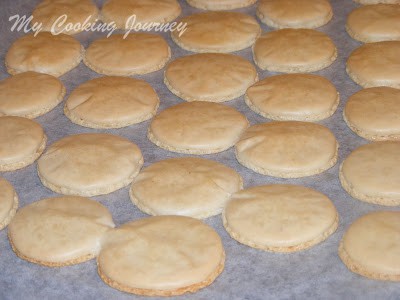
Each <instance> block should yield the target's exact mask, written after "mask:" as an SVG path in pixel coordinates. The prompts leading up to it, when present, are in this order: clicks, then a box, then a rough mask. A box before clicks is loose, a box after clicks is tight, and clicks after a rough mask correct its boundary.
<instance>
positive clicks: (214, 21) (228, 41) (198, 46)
mask: <svg viewBox="0 0 400 300" xmlns="http://www.w3.org/2000/svg"><path fill="white" fill-rule="evenodd" d="M180 22H182V23H185V24H186V26H187V29H186V31H185V32H184V33H181V32H178V31H174V32H172V33H171V37H172V39H173V40H174V42H175V43H176V44H177V45H178V46H179V47H181V48H183V49H186V50H188V51H193V52H223V53H226V52H233V51H239V50H242V49H245V48H248V47H250V46H251V45H253V44H254V42H255V41H256V39H257V38H258V37H259V35H260V34H261V28H260V25H259V24H258V23H257V21H256V19H254V18H253V17H251V16H249V15H246V14H242V13H239V12H225V11H222V12H221V11H220V12H212V11H210V12H203V13H197V14H193V15H189V16H187V17H184V18H182V19H181V20H180Z"/></svg>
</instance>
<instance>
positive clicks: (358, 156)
mask: <svg viewBox="0 0 400 300" xmlns="http://www.w3.org/2000/svg"><path fill="white" fill-rule="evenodd" d="M399 161H400V142H393V141H385V142H375V143H371V144H366V145H363V146H361V147H359V148H357V149H355V150H354V151H353V152H352V153H350V155H349V156H348V157H347V158H346V159H345V160H344V161H343V163H342V164H341V166H340V172H339V178H340V182H341V184H342V186H343V188H344V189H345V190H346V192H348V193H349V194H350V195H351V196H352V197H353V198H356V199H358V200H361V201H365V202H369V203H374V204H380V205H387V206H396V205H400V169H399Z"/></svg>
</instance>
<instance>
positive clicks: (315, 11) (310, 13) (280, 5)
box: [257, 0, 333, 28]
mask: <svg viewBox="0 0 400 300" xmlns="http://www.w3.org/2000/svg"><path fill="white" fill-rule="evenodd" d="M257 16H258V18H259V19H260V20H261V22H263V23H265V24H267V25H268V26H270V27H274V28H317V27H320V26H322V25H325V24H326V23H328V22H329V21H330V20H331V19H332V16H333V12H332V7H331V4H330V3H329V1H328V0H295V1H294V0H261V1H260V3H259V4H258V7H257Z"/></svg>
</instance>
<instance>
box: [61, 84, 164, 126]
mask: <svg viewBox="0 0 400 300" xmlns="http://www.w3.org/2000/svg"><path fill="white" fill-rule="evenodd" d="M159 102H160V101H159V100H158V96H157V93H156V92H155V91H154V89H153V88H152V87H151V85H150V84H148V83H147V82H146V81H144V80H140V79H134V78H128V77H117V76H106V77H100V78H95V79H92V80H89V81H86V82H85V83H83V84H81V85H80V86H79V87H77V88H76V89H75V90H74V91H73V92H72V93H71V94H70V96H69V97H68V100H67V101H66V103H65V106H64V113H65V115H66V116H67V117H68V118H69V119H70V120H71V121H72V122H73V123H76V124H79V125H82V126H85V127H91V128H121V127H125V126H129V125H132V124H136V123H140V122H143V121H145V120H148V119H150V118H151V117H153V116H154V115H155V114H156V111H157V108H158V105H159Z"/></svg>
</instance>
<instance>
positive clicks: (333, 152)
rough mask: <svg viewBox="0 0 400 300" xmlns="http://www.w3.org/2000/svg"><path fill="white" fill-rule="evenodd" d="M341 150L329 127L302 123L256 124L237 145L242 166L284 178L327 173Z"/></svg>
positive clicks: (237, 154) (237, 153)
mask: <svg viewBox="0 0 400 300" xmlns="http://www.w3.org/2000/svg"><path fill="white" fill-rule="evenodd" d="M338 147H339V145H338V142H337V141H336V138H335V136H334V135H333V133H332V132H331V131H330V130H329V129H328V128H327V127H324V126H322V125H319V124H316V123H310V122H299V121H282V122H275V121H274V122H269V123H263V124H256V125H253V126H251V127H250V128H249V129H247V130H246V131H245V132H244V134H242V136H241V137H240V139H239V141H238V142H237V143H236V146H235V148H236V158H237V160H238V161H239V163H240V164H242V165H243V166H245V167H247V168H249V169H251V170H253V171H255V172H257V173H260V174H264V175H269V176H274V177H281V178H298V177H304V176H311V175H315V174H319V173H322V172H324V171H326V170H327V169H329V168H331V167H332V166H334V165H335V164H336V161H337V156H338Z"/></svg>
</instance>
